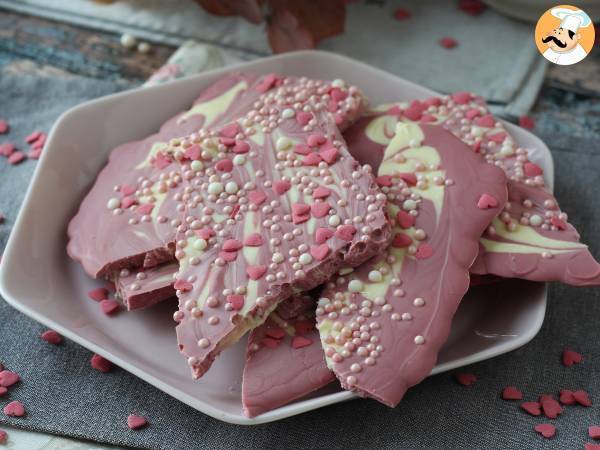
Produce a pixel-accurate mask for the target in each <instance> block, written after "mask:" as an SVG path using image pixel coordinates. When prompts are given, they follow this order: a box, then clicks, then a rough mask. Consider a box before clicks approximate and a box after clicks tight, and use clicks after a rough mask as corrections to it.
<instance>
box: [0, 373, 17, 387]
mask: <svg viewBox="0 0 600 450" xmlns="http://www.w3.org/2000/svg"><path fill="white" fill-rule="evenodd" d="M20 379H21V377H20V376H19V375H18V374H16V373H14V372H11V371H10V370H3V371H2V372H0V386H2V387H10V386H12V385H13V384H15V383H18V382H19V380H20Z"/></svg>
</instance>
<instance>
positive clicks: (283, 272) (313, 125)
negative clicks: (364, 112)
mask: <svg viewBox="0 0 600 450" xmlns="http://www.w3.org/2000/svg"><path fill="white" fill-rule="evenodd" d="M310 83H311V81H310V80H298V82H297V84H296V83H291V82H288V81H287V80H283V81H282V83H281V85H280V86H279V87H276V88H274V89H272V90H271V91H270V92H268V93H267V94H266V95H265V96H264V97H263V98H261V100H260V102H257V104H256V109H255V110H253V111H250V112H249V113H248V115H246V116H245V117H242V118H240V119H238V120H237V121H235V122H232V123H230V124H228V125H226V126H225V127H222V128H221V129H220V130H218V131H217V133H216V135H214V136H210V137H205V138H204V139H198V140H197V141H198V142H197V143H194V144H192V142H190V141H182V142H181V148H182V149H185V148H186V146H190V145H197V146H199V147H200V148H199V151H198V152H196V153H197V154H198V155H200V156H198V159H196V160H193V161H191V162H187V161H186V160H185V159H183V160H182V175H183V179H184V180H186V182H187V186H186V187H185V190H184V192H185V193H184V195H183V196H182V197H181V198H180V202H179V203H180V204H181V205H184V207H185V209H186V213H185V214H186V217H185V220H184V221H183V222H182V223H181V224H180V225H178V230H179V237H178V240H177V243H176V245H177V250H176V253H175V256H176V257H177V259H178V260H179V263H180V268H179V274H178V277H177V278H178V279H177V281H176V283H175V288H176V289H177V290H178V297H179V311H178V312H177V313H176V314H175V320H176V321H178V322H179V325H178V326H177V335H178V339H179V345H180V348H181V351H182V352H183V354H184V355H185V356H186V357H187V359H188V364H189V365H190V367H191V368H192V372H193V374H194V376H195V377H200V376H202V374H204V373H205V372H206V370H208V368H209V367H210V365H211V364H212V361H213V360H214V358H215V357H216V356H217V355H218V354H219V353H220V351H222V350H223V349H224V348H225V347H227V346H229V345H231V344H232V343H233V342H235V341H237V340H238V339H239V337H240V336H242V335H243V334H245V333H246V332H247V331H248V330H250V329H252V328H255V327H256V326H258V325H260V324H261V323H262V322H263V321H264V320H265V319H266V317H267V316H268V314H269V313H270V312H271V311H273V310H274V309H275V307H276V306H277V304H278V303H279V302H280V301H282V300H284V299H286V298H287V297H289V296H291V295H292V294H294V293H296V292H299V291H305V290H309V289H311V288H313V287H316V286H317V285H319V284H321V283H323V282H324V281H326V280H327V279H328V278H329V277H330V276H331V275H333V274H334V273H335V272H336V271H337V270H338V269H339V268H340V267H341V266H356V265H359V264H361V263H362V262H364V261H365V260H367V259H368V258H370V257H371V256H373V255H375V254H377V253H378V252H380V251H382V250H383V249H384V248H386V247H387V245H388V243H389V240H390V226H389V223H388V221H387V218H386V216H385V212H384V205H385V195H384V194H382V193H381V192H380V191H379V189H378V188H377V186H376V184H375V181H374V178H373V176H372V174H371V171H370V168H369V167H364V168H363V167H361V166H360V165H359V164H358V163H357V162H356V161H355V160H354V158H352V156H350V154H349V153H348V150H347V148H346V144H345V142H344V141H343V139H342V136H341V134H340V133H339V131H338V128H337V125H336V123H338V122H340V121H339V120H338V119H337V118H336V116H335V115H333V114H331V112H330V111H329V109H334V108H332V107H331V106H328V104H331V102H330V101H329V100H328V98H329V97H331V99H333V98H338V99H339V100H340V101H344V100H343V99H345V98H348V97H346V96H345V95H338V94H335V95H334V94H333V93H332V94H330V95H328V96H327V97H323V98H322V100H321V99H319V98H315V101H312V100H310V98H309V100H308V101H306V102H305V103H304V104H301V103H298V99H302V98H306V94H305V91H306V90H307V89H308V90H310V86H311V84H310ZM336 92H337V91H336ZM290 94H293V96H291V98H290ZM344 109H345V110H346V111H357V110H358V105H356V104H355V102H354V101H350V102H348V103H345V107H344ZM306 115H308V116H306ZM307 118H308V121H307V120H306V119H307ZM187 148H189V147H187ZM241 149H242V150H243V151H241ZM172 153H173V154H174V155H175V157H176V158H179V159H182V158H183V157H184V154H185V153H184V150H181V149H178V147H175V148H174V149H172ZM195 163H198V164H196V165H195Z"/></svg>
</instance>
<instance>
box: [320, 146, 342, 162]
mask: <svg viewBox="0 0 600 450" xmlns="http://www.w3.org/2000/svg"><path fill="white" fill-rule="evenodd" d="M339 154H340V151H339V150H338V149H337V148H336V147H329V148H325V149H323V150H321V151H320V152H319V156H320V157H321V158H322V159H323V161H325V162H326V163H327V164H329V165H331V164H333V163H335V162H336V161H337V158H338V155H339Z"/></svg>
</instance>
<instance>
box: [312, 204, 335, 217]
mask: <svg viewBox="0 0 600 450" xmlns="http://www.w3.org/2000/svg"><path fill="white" fill-rule="evenodd" d="M330 209H331V205H330V204H329V203H327V202H316V203H313V204H312V205H310V210H311V212H312V214H313V216H315V217H316V218H317V219H318V218H321V217H325V216H326V215H327V214H328V213H329V210H330Z"/></svg>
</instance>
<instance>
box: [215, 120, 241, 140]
mask: <svg viewBox="0 0 600 450" xmlns="http://www.w3.org/2000/svg"><path fill="white" fill-rule="evenodd" d="M240 131H241V129H240V126H239V124H238V123H237V122H233V123H230V124H229V125H225V126H224V127H223V128H221V131H219V136H221V137H226V138H234V137H235V136H236V134H238V133H239V132H240Z"/></svg>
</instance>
